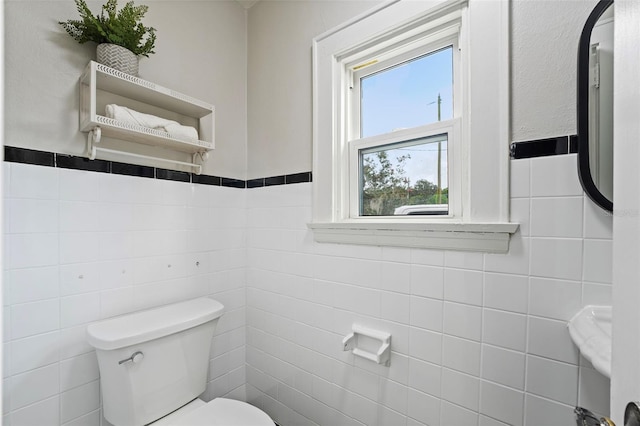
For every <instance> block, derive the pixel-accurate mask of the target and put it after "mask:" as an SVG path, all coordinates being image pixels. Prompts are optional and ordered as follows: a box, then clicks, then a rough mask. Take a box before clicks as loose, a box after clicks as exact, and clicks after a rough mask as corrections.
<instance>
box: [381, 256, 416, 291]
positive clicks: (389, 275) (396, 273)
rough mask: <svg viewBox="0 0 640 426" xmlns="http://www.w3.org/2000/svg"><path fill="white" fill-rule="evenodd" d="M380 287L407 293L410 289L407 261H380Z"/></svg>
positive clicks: (409, 271)
mask: <svg viewBox="0 0 640 426" xmlns="http://www.w3.org/2000/svg"><path fill="white" fill-rule="evenodd" d="M381 273H382V276H381V278H380V281H379V282H380V288H381V289H382V290H388V291H395V292H398V293H404V294H409V293H410V290H411V267H410V266H409V264H407V263H395V262H381Z"/></svg>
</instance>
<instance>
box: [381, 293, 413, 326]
mask: <svg viewBox="0 0 640 426" xmlns="http://www.w3.org/2000/svg"><path fill="white" fill-rule="evenodd" d="M412 299H414V298H412V297H410V296H409V295H406V294H398V293H391V292H386V291H383V292H381V294H380V317H381V318H383V319H386V320H389V321H395V322H399V323H402V324H409V317H410V313H411V310H410V303H411V300H412Z"/></svg>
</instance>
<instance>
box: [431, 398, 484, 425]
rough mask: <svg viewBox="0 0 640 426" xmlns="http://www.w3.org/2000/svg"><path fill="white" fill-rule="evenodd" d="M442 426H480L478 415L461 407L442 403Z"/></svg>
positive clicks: (445, 402)
mask: <svg viewBox="0 0 640 426" xmlns="http://www.w3.org/2000/svg"><path fill="white" fill-rule="evenodd" d="M440 410H441V417H440V419H441V421H440V424H441V426H475V425H477V424H478V413H476V412H473V411H471V410H467V409H466V408H462V407H460V406H459V405H455V404H450V403H448V402H447V401H442V406H441V408H440Z"/></svg>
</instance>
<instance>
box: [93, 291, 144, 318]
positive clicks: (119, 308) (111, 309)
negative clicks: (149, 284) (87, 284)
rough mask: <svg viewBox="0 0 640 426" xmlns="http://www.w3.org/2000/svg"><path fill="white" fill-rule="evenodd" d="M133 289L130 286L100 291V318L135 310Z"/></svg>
mask: <svg viewBox="0 0 640 426" xmlns="http://www.w3.org/2000/svg"><path fill="white" fill-rule="evenodd" d="M133 298H134V290H133V288H131V287H125V288H117V289H113V290H106V291H102V292H100V318H111V317H115V316H117V315H123V314H127V313H130V312H133V311H134V310H135V305H134V300H133Z"/></svg>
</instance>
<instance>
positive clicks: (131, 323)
mask: <svg viewBox="0 0 640 426" xmlns="http://www.w3.org/2000/svg"><path fill="white" fill-rule="evenodd" d="M223 312H224V306H222V304H221V303H220V302H218V301H216V300H213V299H209V298H199V299H193V300H189V301H186V302H181V303H175V304H172V305H166V306H163V307H160V308H155V309H150V310H147V311H140V312H135V313H132V314H128V315H122V316H119V317H115V318H111V319H108V320H105V321H100V322H96V323H92V324H89V326H88V327H87V340H88V341H89V343H90V344H91V345H92V346H93V347H94V348H95V349H96V355H97V357H98V367H99V369H100V389H101V394H102V404H103V413H104V417H105V418H106V419H107V420H108V421H109V422H110V423H111V424H113V425H114V426H143V425H149V424H153V425H154V426H157V425H163V426H167V425H173V426H197V425H220V426H222V425H224V426H234V425H238V426H241V425H242V426H273V425H274V422H273V420H271V419H270V418H269V416H268V415H267V414H266V413H264V412H263V411H261V410H260V409H258V408H257V407H254V406H252V405H250V404H248V403H246V402H242V401H236V400H232V399H226V398H216V399H213V400H212V401H210V402H205V401H203V400H201V399H198V396H199V395H200V394H202V393H203V392H204V391H205V389H206V384H207V383H206V380H207V369H208V367H209V352H210V348H211V341H212V338H213V333H214V331H215V327H216V324H217V322H218V319H219V318H220V316H221V315H222V314H223Z"/></svg>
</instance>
